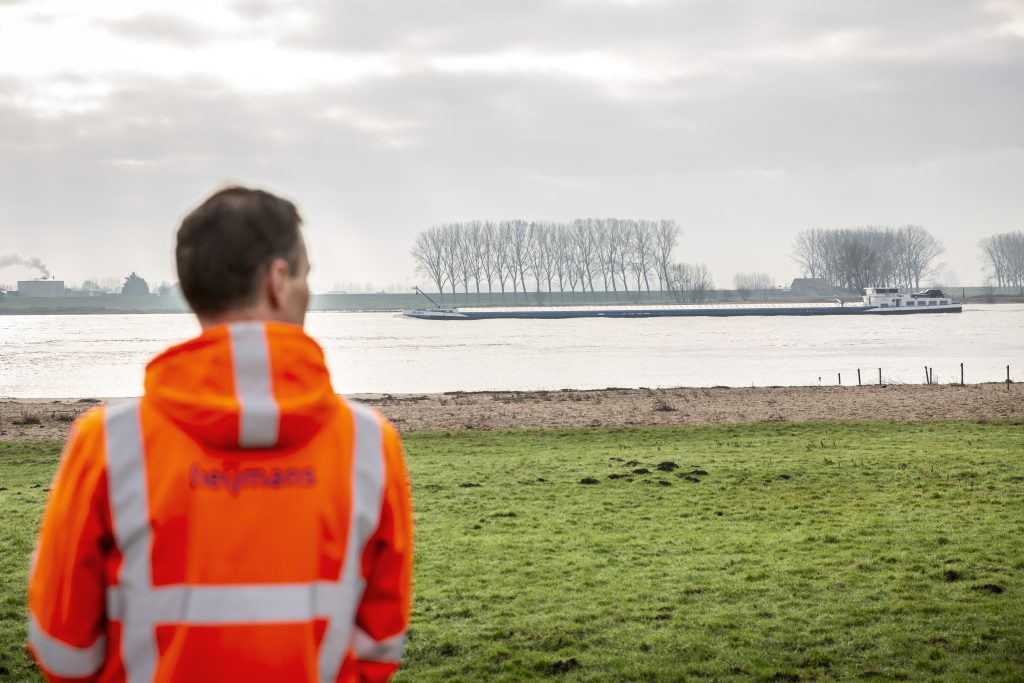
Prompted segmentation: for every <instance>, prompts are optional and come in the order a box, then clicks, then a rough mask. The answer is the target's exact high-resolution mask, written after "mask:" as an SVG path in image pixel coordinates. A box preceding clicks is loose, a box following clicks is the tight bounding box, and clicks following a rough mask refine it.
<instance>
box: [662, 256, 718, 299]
mask: <svg viewBox="0 0 1024 683" xmlns="http://www.w3.org/2000/svg"><path fill="white" fill-rule="evenodd" d="M667 275H668V277H669V278H670V279H669V281H668V286H669V291H671V292H672V296H673V298H675V300H676V301H679V302H686V303H700V302H702V301H704V300H705V299H706V298H707V296H708V293H709V292H710V290H711V289H713V288H714V286H715V285H714V283H713V282H712V281H711V273H710V271H708V267H707V266H706V265H704V264H703V263H694V264H689V263H671V264H669V266H668V268H667Z"/></svg>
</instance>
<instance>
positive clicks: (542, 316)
mask: <svg viewBox="0 0 1024 683" xmlns="http://www.w3.org/2000/svg"><path fill="white" fill-rule="evenodd" d="M962 310H963V309H962V306H960V305H950V306H934V307H932V306H929V307H921V308H912V307H906V308H868V307H866V306H778V307H767V306H766V307H736V308H698V307H695V308H664V309H655V308H651V309H628V308H623V309H604V310H579V309H577V310H572V309H569V310H557V309H547V310H529V309H523V310H495V311H464V310H457V311H451V312H445V313H441V314H439V313H438V312H437V311H430V310H422V311H420V310H413V311H404V314H405V315H407V316H409V317H412V318H421V319H425V320H501V319H519V320H523V319H530V320H560V319H566V318H679V317H718V318H725V317H737V316H777V315H793V316H810V315H919V314H920V315H923V314H928V313H960V312H961V311H962Z"/></svg>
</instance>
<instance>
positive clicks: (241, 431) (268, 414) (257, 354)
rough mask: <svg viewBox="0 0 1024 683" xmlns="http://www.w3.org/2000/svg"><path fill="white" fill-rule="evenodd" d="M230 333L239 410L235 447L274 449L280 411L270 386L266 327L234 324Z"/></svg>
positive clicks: (256, 324) (259, 324) (262, 325)
mask: <svg viewBox="0 0 1024 683" xmlns="http://www.w3.org/2000/svg"><path fill="white" fill-rule="evenodd" d="M229 330H230V331H231V361H232V365H233V366H234V373H235V392H236V393H237V395H238V402H239V404H241V408H242V413H241V415H240V416H239V426H238V444H239V445H240V446H241V447H242V448H267V447H269V446H273V445H274V444H276V443H277V435H278V429H279V427H280V421H281V419H280V418H281V410H280V407H279V406H278V405H277V400H276V399H275V398H274V389H273V385H272V383H271V375H270V347H269V344H268V343H267V329H266V326H265V325H264V324H263V323H262V322H246V323H235V324H233V325H231V326H230V327H229Z"/></svg>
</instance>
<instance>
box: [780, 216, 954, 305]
mask: <svg viewBox="0 0 1024 683" xmlns="http://www.w3.org/2000/svg"><path fill="white" fill-rule="evenodd" d="M943 251H945V248H944V247H943V246H942V243H941V242H939V240H937V239H935V238H934V237H933V236H932V235H931V234H930V233H929V232H928V231H927V230H925V229H924V228H922V227H920V226H917V225H905V226H903V227H899V228H892V227H874V226H872V227H863V228H814V229H812V230H804V231H803V232H801V233H799V234H798V235H797V238H796V241H795V243H794V245H793V259H794V260H795V261H796V262H797V263H798V264H799V265H800V268H801V270H802V271H803V274H804V275H805V276H807V277H816V278H822V279H824V280H825V281H826V282H827V283H828V284H829V285H831V286H833V287H840V288H842V289H847V290H850V291H860V290H862V289H864V288H865V287H876V286H889V287H907V288H909V287H914V288H920V286H921V280H923V279H925V278H927V277H928V276H929V275H932V274H933V273H935V272H937V271H938V270H939V269H940V268H941V267H942V264H941V263H939V262H938V257H939V256H940V255H941V254H942V253H943Z"/></svg>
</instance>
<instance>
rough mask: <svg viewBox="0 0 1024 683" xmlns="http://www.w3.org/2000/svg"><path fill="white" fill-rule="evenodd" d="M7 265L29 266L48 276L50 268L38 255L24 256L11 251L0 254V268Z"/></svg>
mask: <svg viewBox="0 0 1024 683" xmlns="http://www.w3.org/2000/svg"><path fill="white" fill-rule="evenodd" d="M7 266H27V267H29V268H35V269H36V270H38V271H39V272H40V273H42V274H43V277H50V269H49V268H47V267H46V264H45V263H43V261H42V259H40V258H39V257H38V256H33V257H32V258H25V257H24V256H20V255H18V254H15V253H14V252H13V251H12V252H9V253H6V254H0V268H6V267H7Z"/></svg>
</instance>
